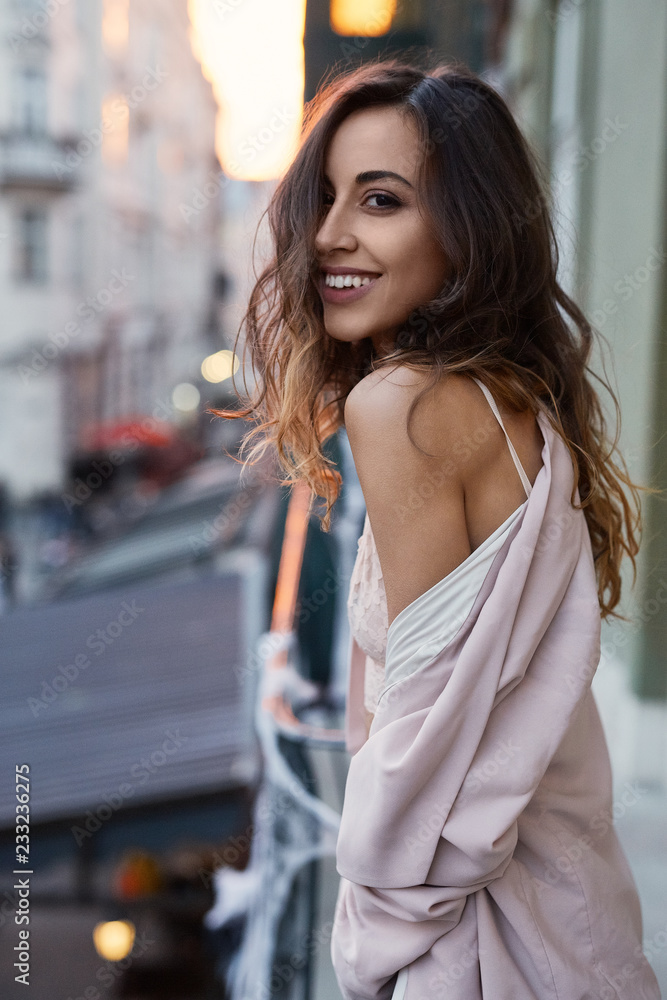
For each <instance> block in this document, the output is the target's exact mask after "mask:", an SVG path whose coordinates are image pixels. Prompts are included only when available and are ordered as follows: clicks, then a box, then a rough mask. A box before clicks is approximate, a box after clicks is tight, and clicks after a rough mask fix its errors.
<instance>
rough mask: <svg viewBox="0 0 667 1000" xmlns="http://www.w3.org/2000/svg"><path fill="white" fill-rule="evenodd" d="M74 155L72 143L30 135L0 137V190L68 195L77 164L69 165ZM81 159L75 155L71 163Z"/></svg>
mask: <svg viewBox="0 0 667 1000" xmlns="http://www.w3.org/2000/svg"><path fill="white" fill-rule="evenodd" d="M73 152H74V146H73V143H72V142H71V141H69V142H64V141H62V140H57V139H54V138H52V137H51V136H49V135H45V134H39V133H30V132H6V133H4V134H3V135H0V187H2V188H10V187H11V188H40V189H42V190H48V191H55V192H58V191H69V190H70V189H71V188H72V187H73V185H74V184H75V182H76V180H77V173H78V171H77V168H76V164H73V165H70V164H68V161H67V157H68V153H73ZM79 159H80V157H78V156H77V155H76V153H74V160H77V161H78V160H79Z"/></svg>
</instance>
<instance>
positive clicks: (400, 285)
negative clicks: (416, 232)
mask: <svg viewBox="0 0 667 1000" xmlns="http://www.w3.org/2000/svg"><path fill="white" fill-rule="evenodd" d="M446 273H447V266H446V260H445V257H444V254H443V252H442V248H441V247H440V246H439V245H438V244H437V243H435V241H434V240H433V238H432V237H431V236H430V234H427V235H425V236H422V235H421V234H420V237H419V238H417V239H412V240H411V241H409V242H408V241H406V242H405V243H404V244H403V246H402V248H401V255H400V257H399V258H397V260H396V265H395V267H394V269H393V277H394V278H395V279H396V284H395V290H396V291H398V292H399V293H400V294H401V297H402V298H403V300H404V301H405V302H407V303H409V304H410V306H411V307H412V308H414V307H416V306H418V305H421V304H422V303H424V302H428V300H429V299H432V298H433V297H434V296H435V295H437V293H438V291H439V290H440V288H441V287H442V285H443V283H444V280H445V277H446Z"/></svg>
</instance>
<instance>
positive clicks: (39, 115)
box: [14, 66, 48, 134]
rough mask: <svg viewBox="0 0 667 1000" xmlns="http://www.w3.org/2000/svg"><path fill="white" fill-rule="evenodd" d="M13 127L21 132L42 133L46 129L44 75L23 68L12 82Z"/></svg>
mask: <svg viewBox="0 0 667 1000" xmlns="http://www.w3.org/2000/svg"><path fill="white" fill-rule="evenodd" d="M14 84H15V85H14V125H15V127H16V128H17V129H19V131H21V132H29V133H31V134H34V133H44V132H46V129H47V123H48V122H47V119H48V113H47V107H48V103H47V88H46V74H45V73H44V72H43V71H42V70H41V69H33V68H32V67H27V66H24V67H22V68H21V69H19V70H18V72H17V73H16V76H15V81H14Z"/></svg>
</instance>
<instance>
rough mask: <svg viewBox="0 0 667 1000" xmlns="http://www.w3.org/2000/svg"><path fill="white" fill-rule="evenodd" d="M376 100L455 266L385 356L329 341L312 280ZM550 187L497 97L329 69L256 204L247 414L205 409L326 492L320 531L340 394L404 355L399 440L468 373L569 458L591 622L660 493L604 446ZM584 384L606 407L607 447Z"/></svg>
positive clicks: (471, 83) (610, 605) (460, 72)
mask: <svg viewBox="0 0 667 1000" xmlns="http://www.w3.org/2000/svg"><path fill="white" fill-rule="evenodd" d="M387 105H390V106H395V107H400V108H402V109H404V110H405V111H406V112H407V113H409V114H410V115H411V116H412V119H413V121H414V123H415V124H416V126H417V129H418V134H419V137H420V141H421V143H422V145H423V150H424V156H423V159H422V167H421V177H420V185H419V193H420V206H421V208H422V211H423V212H424V213H425V215H426V217H427V218H429V219H430V220H431V222H432V224H433V225H434V227H435V230H436V232H437V235H438V238H439V240H440V242H441V245H442V247H443V249H444V250H445V252H446V254H447V257H448V260H449V261H450V262H451V268H450V271H449V274H448V277H447V279H446V283H445V285H444V286H443V288H442V289H441V291H440V293H439V295H438V296H437V298H436V299H434V300H433V301H431V302H428V303H424V305H423V306H421V307H420V308H419V309H417V310H415V311H414V312H413V313H412V314H411V315H410V316H408V317H407V318H406V321H405V323H404V326H403V328H402V330H401V332H400V333H399V335H398V337H397V339H396V343H395V347H394V350H392V351H391V353H388V354H383V355H381V356H379V355H377V354H376V353H375V350H374V346H373V343H372V341H371V339H370V338H365V339H363V340H361V341H358V342H356V343H345V342H341V341H338V340H335V339H334V338H332V337H330V336H328V335H327V334H326V331H325V329H324V325H323V320H322V315H323V310H322V302H321V299H320V295H319V293H318V291H317V289H316V287H315V282H314V278H315V275H316V274H317V272H318V264H317V261H316V255H315V236H316V233H317V231H318V229H319V227H320V225H321V222H322V219H323V211H324V209H323V206H324V197H323V195H324V193H325V186H324V162H325V155H326V151H327V146H328V143H329V141H330V140H331V138H332V136H333V134H334V132H335V130H336V128H337V127H338V126H339V125H340V123H341V122H342V121H343V120H344V119H345V118H346V117H347V116H348V115H350V114H351V113H352V112H354V111H356V110H359V109H367V108H371V107H380V106H387ZM545 191H548V182H547V179H546V173H545V171H544V167H543V166H542V164H541V162H540V160H539V158H538V157H537V155H536V154H535V153H534V152H533V151H532V149H531V148H530V146H529V144H528V142H527V141H526V140H525V139H524V137H523V135H522V133H521V131H520V130H519V127H518V126H517V124H516V122H515V120H514V118H513V116H512V114H511V112H510V110H509V108H508V107H507V105H506V103H505V101H504V100H503V99H502V97H501V96H500V95H499V94H498V93H497V92H496V91H495V90H494V89H493V88H492V87H491V86H490V85H489V84H487V83H486V82H485V81H484V80H482V79H481V78H480V77H478V76H477V75H476V74H474V73H472V72H471V71H470V70H469V69H468V68H467V67H465V66H464V65H462V64H461V63H449V64H447V65H442V66H439V67H437V68H436V69H433V70H431V71H426V70H422V69H419V68H417V67H416V66H414V65H408V64H406V63H403V62H400V61H397V60H388V61H384V62H379V63H374V64H371V65H366V66H363V67H361V68H360V69H356V70H354V71H352V72H349V73H347V74H344V75H340V76H336V77H334V78H333V79H332V80H330V81H329V82H328V83H327V84H326V85H325V86H324V87H323V88H322V89H321V90H320V91H319V92H318V94H317V95H316V97H315V98H314V99H313V100H312V101H311V102H310V104H309V105H308V106H307V108H306V114H305V120H304V127H303V134H302V140H301V143H300V148H299V150H298V153H297V154H296V157H295V159H294V160H293V162H292V164H291V166H290V167H289V169H288V170H287V172H286V174H285V175H284V177H283V178H282V179H281V181H280V183H279V185H278V186H277V188H276V191H275V193H274V195H273V197H272V199H271V202H270V204H269V206H268V208H267V210H266V211H267V213H268V221H269V225H270V230H271V234H272V238H273V249H274V253H273V259H272V260H271V261H270V263H269V264H268V266H266V267H265V269H264V270H263V271H262V273H261V274H260V275H259V277H258V279H257V282H256V284H255V287H254V289H253V291H252V294H251V296H250V300H249V304H248V309H247V312H246V314H245V316H244V319H243V321H242V323H241V326H240V328H239V331H238V334H237V339H236V343H235V345H234V347H235V350H236V346H237V344H238V339H239V337H240V336H241V335H242V334H243V333H245V344H244V365H243V369H244V371H245V368H246V366H245V360H246V351H247V350H248V349H249V350H250V354H251V359H252V366H253V369H254V372H255V374H256V377H257V382H256V384H255V386H254V388H253V390H252V392H251V393H248V391H247V387H246V400H247V402H248V405H246V406H245V407H244V408H242V409H239V410H220V409H211V410H210V411H209V412H211V413H214V414H216V415H217V416H220V417H226V418H237V419H238V418H245V419H250V420H251V421H253V422H254V423H255V424H256V426H253V427H251V428H250V429H249V430H248V431H247V432H246V433H245V435H244V437H243V440H242V443H241V447H240V449H239V460H243V456H244V454H246V453H247V457H245V460H244V465H245V464H249V463H250V464H253V463H254V462H255V461H257V460H258V459H259V457H260V456H261V455H262V454H263V453H264V452H265V450H266V448H267V447H268V446H269V445H275V448H276V454H277V458H278V464H279V466H280V467H281V468H282V470H283V471H284V472H286V473H287V477H286V478H285V479H284V480H283V482H285V483H290V484H293V483H296V482H298V481H304V480H305V481H306V482H307V483H308V484H309V485H310V487H311V489H312V493H311V507H312V503H313V500H314V498H315V497H316V496H317V497H321V498H323V499H325V500H326V511H325V513H324V515H323V517H322V527H323V529H324V530H325V531H328V530H329V528H330V518H331V510H332V507H333V505H334V503H335V501H336V499H337V498H338V495H339V492H340V486H341V482H342V479H341V476H340V473H339V472H338V471H337V470H336V469H335V468H333V465H334V463H333V462H331V461H330V460H329V459H327V458H326V457H325V455H324V454H323V451H322V445H323V444H324V442H325V441H326V440H327V438H328V437H329V436H330V435H332V434H333V433H335V431H336V430H337V429H338V428H339V427H340V426H341V425H342V424H343V422H344V418H343V411H344V404H345V399H346V397H347V395H348V393H349V392H350V390H351V389H352V387H353V386H354V385H356V383H357V382H359V380H360V379H362V378H363V377H364V376H365V375H366V374H368V373H369V372H370V371H371V370H374V369H379V368H384V367H388V366H393V365H395V364H396V363H401V364H404V365H409V366H410V367H412V368H413V369H416V370H419V371H423V372H424V373H426V374H427V376H428V377H427V379H426V384H425V386H424V389H423V391H422V392H420V393H419V394H418V395H417V396H416V398H415V399H414V400H413V401H412V405H411V407H410V411H409V413H408V434H409V435H410V430H409V425H410V420H411V418H412V415H413V412H414V408H415V406H416V405H417V403H418V402H419V400H420V399H421V398H422V396H423V395H424V394H425V393H427V392H428V391H429V389H430V388H431V387H432V386H434V385H435V384H436V383H437V382H438V381H439V379H440V378H441V377H442V376H443V374H445V373H447V372H458V373H467V374H469V375H474V376H476V377H478V378H479V379H480V380H481V381H483V382H484V383H485V384H486V385H487V386H488V387H489V389H490V390H491V392H492V393H493V394H494V396H496V398H500V399H501V400H502V401H503V402H504V403H505V404H506V405H507V406H508V407H509V408H510V409H512V410H514V411H523V410H525V409H526V408H530V409H531V410H532V411H533V412H534V413H535V412H536V411H537V409H538V408H541V409H543V410H545V411H546V413H547V415H548V418H549V420H550V422H551V424H552V426H553V427H554V429H555V430H556V431H557V433H559V434H560V435H561V437H562V439H563V441H564V442H565V444H566V445H567V447H568V450H569V452H570V455H571V457H572V461H573V466H574V485H573V488H572V496H571V503H572V504H573V506H575V507H578V508H583V510H584V513H585V516H586V520H587V524H588V528H589V532H590V537H591V543H592V549H593V556H594V560H595V567H596V576H597V582H598V596H599V600H600V608H601V614H602V616H603V617H608V616H610V615H614V617H617V618H623V619H624V620H627V619H626V618H625V616H623V615H621V614H619V613H618V612H616V611H614V610H613V609H614V608H615V607H616V605H617V604H618V603H619V601H620V597H621V573H620V564H621V561H622V557H623V554H624V553H626V554H628V555H629V556H630V559H631V560H632V566H633V586H634V583H635V581H636V573H637V570H636V562H635V556H636V554H637V552H638V551H639V535H640V533H641V528H642V516H641V504H640V497H639V493H638V490H639V489H645V490H647V491H648V492H659V491H657V490H653V489H651V488H650V487H644V486H639V485H638V484H635V483H633V482H632V481H631V479H630V477H629V475H628V470H627V466H626V464H625V461H624V459H623V456H622V455H621V454H620V452H619V451H618V449H617V447H616V446H617V442H618V438H619V435H620V409H619V405H618V401H617V399H616V397H615V395H614V393H613V391H612V389H611V388H610V386H609V385H608V383H607V381H606V380H605V379H603V378H600V377H599V376H598V375H596V374H595V373H594V372H593V371H592V370H591V368H590V367H589V360H590V358H591V352H592V348H593V340H594V335H596V336H600V337H601V336H602V335H601V334H600V333H599V331H598V330H596V329H594V328H593V327H592V326H591V324H590V323H589V322H588V320H587V319H586V317H585V316H584V314H583V313H582V311H581V310H580V309H579V308H578V306H577V305H576V304H575V302H573V300H572V299H571V298H569V296H568V295H567V294H566V293H565V292H564V290H563V289H562V288H561V286H560V285H559V283H558V282H557V280H556V274H557V271H558V259H559V255H558V247H557V241H556V237H555V233H554V227H553V224H552V220H551V206H550V204H549V200H548V197H547V196H546V195H545V193H544V192H545ZM260 224H261V223H260ZM591 379H595V380H597V381H598V382H599V383H600V384H601V385H603V386H604V387H605V388H606V389H607V391H608V392H609V394H610V396H611V399H612V400H613V403H614V406H615V408H616V424H617V432H616V436H615V438H614V441H613V442H610V440H609V438H608V436H607V431H606V424H605V418H604V414H603V409H602V406H601V403H600V399H599V397H598V394H597V392H596V391H595V389H594V387H593V384H592V382H591ZM244 384H245V378H244ZM234 388H235V390H236V386H234ZM237 395H239V394H238V392H237ZM257 435H259V437H260V439H259V440H258V441H255V442H254V443H253V444H252V447H251V446H250V445H251V442H252V439H253V438H254V437H255V436H257ZM410 439H411V440H412V436H411V435H410ZM413 443H414V442H413ZM420 450H422V451H423V449H420ZM614 452H616V453H617V456H618V464H617V462H615V461H614V460H613V458H612V456H613V454H614ZM577 487H578V488H579V499H580V503H579V505H577V504H575V491H576V489H577ZM624 487H627V488H628V490H629V492H630V494H631V497H632V501H633V506H632V507H631V505H630V503H629V501H628V498H627V496H626V492H625V490H624Z"/></svg>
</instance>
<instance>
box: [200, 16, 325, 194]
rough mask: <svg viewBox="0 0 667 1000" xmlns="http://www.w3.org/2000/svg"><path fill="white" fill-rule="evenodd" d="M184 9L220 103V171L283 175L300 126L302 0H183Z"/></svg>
mask: <svg viewBox="0 0 667 1000" xmlns="http://www.w3.org/2000/svg"><path fill="white" fill-rule="evenodd" d="M188 12H189V15H190V21H191V25H192V28H191V31H190V41H191V44H192V50H193V52H194V54H195V56H196V57H197V59H198V60H199V61H200V63H201V65H202V71H203V73H204V76H205V77H206V79H207V80H210V81H211V83H212V85H213V93H214V95H215V99H216V101H217V103H218V108H219V113H218V121H217V129H216V152H217V154H218V158H219V160H220V163H221V164H222V167H223V170H224V171H225V173H226V174H228V176H230V177H234V178H237V179H239V180H253V181H261V180H271V179H273V178H276V177H280V176H281V174H283V173H284V171H285V169H286V168H287V166H288V165H289V163H290V161H291V159H292V157H293V156H294V152H295V149H296V144H297V141H298V138H299V132H300V128H301V116H302V111H303V87H304V73H305V68H304V53H303V31H304V25H305V18H306V0H281V2H280V3H276V0H243V2H240V0H188Z"/></svg>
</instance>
